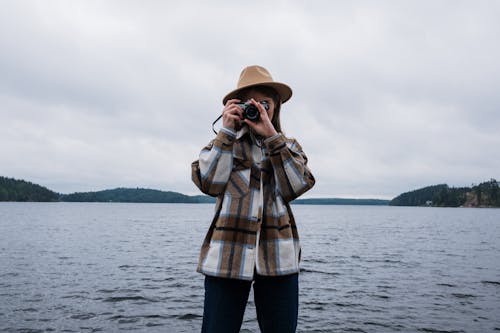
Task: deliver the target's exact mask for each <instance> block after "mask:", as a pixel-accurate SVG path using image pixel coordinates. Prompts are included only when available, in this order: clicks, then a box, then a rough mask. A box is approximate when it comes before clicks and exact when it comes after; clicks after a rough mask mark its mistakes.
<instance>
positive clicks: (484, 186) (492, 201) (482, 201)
mask: <svg viewBox="0 0 500 333" xmlns="http://www.w3.org/2000/svg"><path fill="white" fill-rule="evenodd" d="M498 187H499V186H498V182H497V181H496V180H495V179H491V180H490V181H487V182H484V183H481V184H479V185H477V186H473V187H472V188H471V187H449V186H448V185H446V184H440V185H433V186H428V187H424V188H421V189H418V190H415V191H410V192H406V193H403V194H400V195H399V196H397V197H395V198H394V199H392V200H391V201H390V203H389V205H391V206H426V205H432V206H437V207H459V206H463V205H465V206H470V207H479V206H481V207H486V206H487V207H500V198H499V196H500V195H499V194H500V193H499V189H498Z"/></svg>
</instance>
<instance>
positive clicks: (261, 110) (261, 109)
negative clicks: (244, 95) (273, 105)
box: [251, 98, 269, 119]
mask: <svg viewBox="0 0 500 333" xmlns="http://www.w3.org/2000/svg"><path fill="white" fill-rule="evenodd" d="M251 102H252V104H254V105H255V106H256V107H257V110H259V113H260V117H261V118H264V119H269V116H268V114H267V111H266V109H265V108H264V105H262V104H260V103H257V101H256V100H255V99H253V98H252V99H251Z"/></svg>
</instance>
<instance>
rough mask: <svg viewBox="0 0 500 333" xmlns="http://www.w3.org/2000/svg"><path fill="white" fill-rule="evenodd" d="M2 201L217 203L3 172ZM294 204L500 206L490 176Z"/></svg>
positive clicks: (196, 197)
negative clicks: (54, 183) (55, 184)
mask: <svg viewBox="0 0 500 333" xmlns="http://www.w3.org/2000/svg"><path fill="white" fill-rule="evenodd" d="M0 201H32V202H137V203H214V202H215V198H213V197H210V196H206V195H194V196H189V195H185V194H182V193H178V192H172V191H161V190H155V189H148V188H139V187H137V188H123V187H118V188H115V189H108V190H102V191H90V192H74V193H70V194H62V193H57V192H55V191H52V190H50V189H48V188H46V187H43V186H40V185H38V184H34V183H31V182H29V181H25V180H18V179H14V178H7V177H2V176H0ZM292 204H298V205H300V204H302V205H378V206H380V205H391V206H434V207H500V190H499V184H498V182H497V181H496V180H495V179H491V180H489V181H487V182H483V183H481V184H479V185H473V186H471V187H449V186H448V185H447V184H439V185H432V186H427V187H424V188H421V189H418V190H414V191H409V192H406V193H403V194H400V195H398V196H397V197H395V198H394V199H392V200H381V199H344V198H313V199H296V200H294V201H293V202H292Z"/></svg>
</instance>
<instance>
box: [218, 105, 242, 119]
mask: <svg viewBox="0 0 500 333" xmlns="http://www.w3.org/2000/svg"><path fill="white" fill-rule="evenodd" d="M223 113H227V114H235V115H238V116H240V117H243V110H242V109H241V108H240V107H239V106H237V105H234V106H231V107H229V108H227V109H225V110H224V112H223Z"/></svg>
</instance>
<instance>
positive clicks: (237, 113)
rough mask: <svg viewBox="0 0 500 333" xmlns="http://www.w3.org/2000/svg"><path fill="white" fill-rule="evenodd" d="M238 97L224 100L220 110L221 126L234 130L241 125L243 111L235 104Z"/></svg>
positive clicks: (237, 101)
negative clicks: (222, 107) (224, 102)
mask: <svg viewBox="0 0 500 333" xmlns="http://www.w3.org/2000/svg"><path fill="white" fill-rule="evenodd" d="M239 102H240V100H239V99H230V100H228V101H227V102H226V105H225V106H224V109H223V110H222V126H224V127H227V128H231V129H233V130H236V129H238V128H240V127H241V121H242V119H243V111H242V110H241V108H240V107H239V106H238V105H236V103H239Z"/></svg>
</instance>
